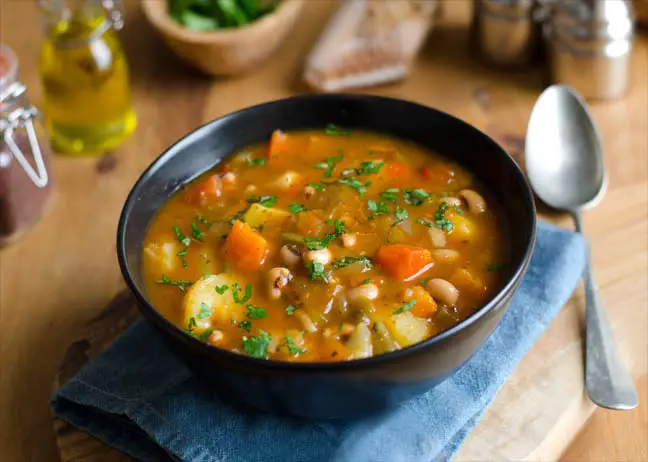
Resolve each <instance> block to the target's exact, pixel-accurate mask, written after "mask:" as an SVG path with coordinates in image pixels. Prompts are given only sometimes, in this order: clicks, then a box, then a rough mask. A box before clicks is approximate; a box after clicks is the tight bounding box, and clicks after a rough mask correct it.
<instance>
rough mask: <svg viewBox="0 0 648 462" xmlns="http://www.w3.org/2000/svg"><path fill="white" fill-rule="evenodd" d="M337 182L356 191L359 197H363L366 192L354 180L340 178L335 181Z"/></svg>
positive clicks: (363, 186)
mask: <svg viewBox="0 0 648 462" xmlns="http://www.w3.org/2000/svg"><path fill="white" fill-rule="evenodd" d="M337 182H338V183H340V184H343V185H346V186H349V187H350V188H353V189H355V190H356V191H358V193H360V195H361V196H364V194H365V192H366V191H367V190H366V188H365V185H363V184H362V183H361V182H360V181H358V180H357V179H355V178H340V179H339V180H337Z"/></svg>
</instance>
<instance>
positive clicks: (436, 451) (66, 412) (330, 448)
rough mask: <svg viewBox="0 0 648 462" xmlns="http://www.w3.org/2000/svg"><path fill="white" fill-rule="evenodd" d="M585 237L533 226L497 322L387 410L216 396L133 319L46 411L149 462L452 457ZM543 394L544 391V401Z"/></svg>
mask: <svg viewBox="0 0 648 462" xmlns="http://www.w3.org/2000/svg"><path fill="white" fill-rule="evenodd" d="M585 248H586V244H585V241H584V240H583V239H582V238H581V237H580V236H579V235H577V234H575V233H573V232H570V231H565V230H561V229H559V228H556V227H554V226H551V225H548V224H546V223H541V224H539V226H538V235H537V244H536V248H535V253H534V255H533V258H532V261H531V265H530V266H529V270H528V272H527V275H526V277H525V278H524V280H523V281H522V283H521V285H520V287H519V290H518V291H517V293H516V294H515V297H514V299H513V302H512V304H511V306H510V308H509V310H508V312H507V313H506V315H505V316H504V318H503V319H502V322H501V324H500V325H499V326H498V327H497V329H496V330H495V332H494V333H493V334H492V335H491V337H490V338H489V339H488V341H487V342H486V343H485V344H484V346H483V347H482V348H481V349H480V350H479V351H478V352H477V353H476V354H475V355H474V356H473V357H472V358H471V359H470V360H469V361H468V362H467V363H466V364H465V365H464V366H463V367H462V368H461V369H459V370H458V371H457V372H456V373H455V374H454V375H453V376H452V377H450V378H448V379H446V380H445V381H444V382H442V383H440V384H439V385H438V386H437V387H436V388H434V389H433V390H431V391H429V392H428V393H426V394H424V395H422V396H419V397H417V398H414V399H413V400H411V401H409V402H406V403H404V404H402V405H400V406H399V407H397V408H395V409H393V410H392V411H389V412H387V413H385V414H381V415H376V416H371V417H367V418H363V419H358V420H352V421H336V422H329V421H326V422H322V421H305V420H300V419H294V418H286V417H277V416H273V415H269V414H260V413H254V412H253V411H244V410H241V409H239V408H235V407H232V406H230V405H229V404H228V403H226V402H225V401H222V400H220V399H219V398H217V397H216V398H215V397H214V395H213V393H212V392H211V391H210V390H209V389H207V388H206V387H205V386H203V384H202V383H201V382H200V381H199V380H198V379H196V378H195V377H194V376H193V375H192V374H191V373H190V372H189V371H188V370H187V368H186V367H185V366H184V365H183V364H182V363H181V362H179V361H178V360H177V359H176V358H175V357H174V356H172V355H171V354H170V353H169V352H168V351H167V350H166V348H165V346H164V345H163V344H162V342H161V341H160V340H159V339H158V337H157V334H155V333H154V332H153V331H152V330H151V329H150V328H149V327H148V325H147V324H145V323H144V322H143V321H138V322H137V323H135V324H134V325H133V326H132V327H131V328H129V329H128V331H126V332H125V333H124V334H123V335H122V336H121V337H120V338H119V339H118V340H117V341H115V343H114V344H113V345H112V346H111V347H110V348H108V349H107V350H106V351H105V352H104V353H103V354H102V355H101V356H99V357H98V358H96V359H95V360H93V361H92V362H90V363H89V364H87V365H86V366H85V367H84V368H83V369H82V370H81V371H80V372H79V373H78V374H77V375H76V376H75V377H74V378H72V379H71V380H70V381H69V382H68V383H67V384H66V385H65V386H63V387H62V388H61V389H60V390H58V392H57V393H56V394H55V395H54V397H53V399H52V407H53V410H54V413H55V414H56V415H57V416H58V417H60V418H62V419H64V420H67V421H68V422H70V423H72V424H73V425H75V426H77V427H79V428H81V429H83V430H85V431H86V432H88V433H90V434H92V435H94V436H96V437H98V438H99V439H101V440H103V441H104V442H106V443H108V444H110V445H112V446H115V447H116V448H118V449H120V450H122V451H123V452H126V453H128V454H130V455H132V456H134V457H136V458H138V459H142V460H145V461H159V460H170V459H171V460H188V461H196V462H198V461H201V462H202V461H210V462H211V461H264V462H271V461H281V462H290V461H300V462H307V461H313V462H315V461H317V462H320V461H336V462H338V461H339V462H346V461H353V462H365V461H366V462H369V461H372V462H374V461H375V462H383V461H385V462H400V461H403V462H419V461H420V462H423V461H425V462H429V461H442V460H449V459H450V458H451V457H452V455H453V454H454V453H455V452H456V450H457V449H458V448H459V446H460V445H461V443H462V442H463V440H464V438H465V437H466V435H467V434H468V433H469V432H470V431H471V430H472V428H473V427H474V425H475V423H476V421H477V420H478V419H479V417H480V416H481V415H482V414H483V412H484V410H485V409H486V407H487V406H488V405H489V403H490V402H491V401H492V399H493V397H494V395H495V394H496V393H497V391H498V390H499V389H500V387H501V386H502V384H503V383H504V382H505V381H506V379H507V377H508V376H509V375H510V374H511V372H512V371H513V369H514V368H515V366H516V365H517V363H518V362H519V361H520V359H521V358H522V356H524V354H525V353H526V352H527V350H528V349H529V348H530V347H531V345H533V343H534V342H535V341H536V340H537V339H538V337H539V336H540V335H541V334H542V333H543V332H544V331H545V329H546V328H547V326H548V325H549V323H550V322H551V320H552V319H553V318H554V317H555V315H556V313H558V311H559V310H560V308H561V307H562V306H563V305H564V304H565V302H566V301H567V300H568V298H569V297H570V295H571V293H572V291H573V290H574V288H575V286H576V284H577V282H578V280H579V278H580V277H581V273H582V271H583V267H584V264H585ZM548 399H549V398H548Z"/></svg>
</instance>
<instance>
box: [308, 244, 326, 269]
mask: <svg viewBox="0 0 648 462" xmlns="http://www.w3.org/2000/svg"><path fill="white" fill-rule="evenodd" d="M304 261H306V262H308V261H312V262H315V263H321V264H322V265H328V263H329V262H330V261H331V251H330V250H329V249H327V248H324V249H320V250H309V251H307V252H304Z"/></svg>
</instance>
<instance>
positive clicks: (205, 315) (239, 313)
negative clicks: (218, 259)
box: [182, 274, 244, 332]
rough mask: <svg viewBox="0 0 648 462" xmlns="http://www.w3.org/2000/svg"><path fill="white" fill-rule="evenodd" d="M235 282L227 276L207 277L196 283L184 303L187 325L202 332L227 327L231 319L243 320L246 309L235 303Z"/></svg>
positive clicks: (186, 295) (185, 297)
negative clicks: (233, 293)
mask: <svg viewBox="0 0 648 462" xmlns="http://www.w3.org/2000/svg"><path fill="white" fill-rule="evenodd" d="M234 282H235V281H234V280H233V279H232V278H231V276H229V275H227V274H218V275H212V276H207V277H203V278H201V279H199V280H198V281H196V282H195V283H194V284H193V285H192V286H191V288H190V289H189V290H188V291H187V293H186V294H185V296H184V300H183V302H182V306H183V309H184V322H185V325H186V326H187V327H189V326H192V327H194V329H195V330H196V331H198V332H200V331H202V330H205V329H208V328H210V327H214V326H219V325H226V324H227V323H229V322H230V319H231V318H235V319H240V318H242V317H243V310H244V307H243V305H238V304H236V303H234V298H233V297H232V284H233V283H234ZM217 289H218V290H217ZM220 292H223V293H220ZM192 319H193V321H192Z"/></svg>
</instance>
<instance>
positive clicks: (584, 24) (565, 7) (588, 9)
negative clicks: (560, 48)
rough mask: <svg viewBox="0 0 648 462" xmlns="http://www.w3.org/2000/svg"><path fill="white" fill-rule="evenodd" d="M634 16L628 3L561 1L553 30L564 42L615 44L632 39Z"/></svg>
mask: <svg viewBox="0 0 648 462" xmlns="http://www.w3.org/2000/svg"><path fill="white" fill-rule="evenodd" d="M633 23H634V14H633V9H632V5H631V4H630V2H629V1H626V0H561V1H557V2H555V3H554V14H553V18H552V26H553V30H554V33H555V35H556V36H557V38H558V37H560V38H562V39H565V40H594V41H602V42H606V41H614V40H627V39H630V38H632V35H633Z"/></svg>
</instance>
